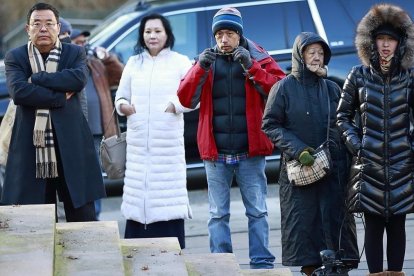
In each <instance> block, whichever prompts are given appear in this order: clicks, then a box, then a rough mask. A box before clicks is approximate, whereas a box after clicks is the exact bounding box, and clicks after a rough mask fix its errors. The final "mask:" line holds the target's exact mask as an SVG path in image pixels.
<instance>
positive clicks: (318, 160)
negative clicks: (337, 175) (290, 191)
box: [286, 141, 332, 186]
mask: <svg viewBox="0 0 414 276" xmlns="http://www.w3.org/2000/svg"><path fill="white" fill-rule="evenodd" d="M328 146H329V142H328V141H326V142H325V143H323V144H322V145H320V146H319V147H318V148H317V149H316V150H315V152H314V153H313V154H312V155H313V157H314V158H315V162H314V163H313V165H312V166H305V165H303V164H301V163H300V162H299V161H297V160H291V161H288V162H286V170H287V172H288V179H289V181H290V183H291V184H292V185H294V186H305V185H309V184H312V183H314V182H316V181H318V180H320V179H322V178H324V177H325V176H326V175H328V174H329V172H330V169H331V167H332V161H331V155H330V153H329V147H328Z"/></svg>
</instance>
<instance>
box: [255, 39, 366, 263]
mask: <svg viewBox="0 0 414 276" xmlns="http://www.w3.org/2000/svg"><path fill="white" fill-rule="evenodd" d="M312 43H321V44H322V45H323V46H324V48H325V51H324V52H325V62H327V60H329V57H330V51H329V48H328V46H327V45H326V43H325V42H324V41H323V40H322V39H321V38H320V37H319V36H317V35H315V34H312V33H302V35H301V36H299V37H298V38H297V39H296V41H295V44H294V47H293V58H292V74H291V75H289V76H288V77H286V78H285V79H283V80H281V81H279V82H278V83H277V84H276V85H275V86H274V87H273V88H272V90H271V92H270V96H269V99H268V101H267V104H266V108H265V114H264V117H263V126H262V129H263V130H264V132H265V133H266V134H267V135H268V136H269V138H270V139H271V140H272V141H273V142H274V143H275V145H276V147H277V148H279V149H280V150H281V151H282V155H283V161H282V166H281V173H280V177H279V185H280V189H279V191H280V209H281V227H282V229H281V231H282V263H283V265H286V266H307V265H320V264H321V259H320V255H319V252H320V251H321V250H324V249H332V250H335V251H336V250H338V244H339V234H340V228H341V223H342V221H343V220H344V219H346V221H345V223H344V228H343V229H342V237H341V248H342V249H345V252H346V254H345V255H346V256H347V257H350V258H358V246H357V242H356V229H355V221H354V219H353V218H352V217H351V216H350V215H349V214H348V213H347V211H346V206H345V198H346V180H347V176H348V169H347V164H348V163H349V162H348V159H347V153H346V149H345V147H344V145H343V143H341V140H340V136H339V133H338V131H337V129H336V126H335V116H336V107H337V104H338V101H339V95H340V88H339V87H338V85H336V84H335V83H334V82H332V81H329V80H325V79H322V78H320V77H318V76H317V75H316V74H314V73H312V72H310V71H309V70H308V69H307V68H306V67H305V65H304V64H303V63H302V60H303V57H302V52H303V50H304V48H305V47H306V46H307V45H310V44H312ZM323 82H325V84H326V86H324V85H323ZM324 87H326V89H324ZM328 93H329V100H330V101H329V105H330V113H329V116H330V125H329V131H330V140H332V141H333V142H334V143H331V144H330V152H331V155H332V161H333V169H332V173H331V174H330V175H329V176H328V177H327V178H325V179H322V180H320V181H318V182H316V183H313V184H311V185H309V186H306V187H294V186H292V185H291V184H290V183H289V180H288V178H287V173H286V160H290V159H298V157H299V155H300V153H301V152H302V151H303V150H304V149H305V148H307V147H312V148H317V147H318V146H319V145H320V144H321V143H323V142H324V141H325V140H326V139H327V127H328V97H327V96H328Z"/></svg>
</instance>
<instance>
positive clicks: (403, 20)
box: [355, 4, 414, 69]
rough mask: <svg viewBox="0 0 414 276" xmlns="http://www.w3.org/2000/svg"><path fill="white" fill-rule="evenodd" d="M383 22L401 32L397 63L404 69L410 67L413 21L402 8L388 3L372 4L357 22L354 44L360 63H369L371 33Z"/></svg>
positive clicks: (413, 57)
mask: <svg viewBox="0 0 414 276" xmlns="http://www.w3.org/2000/svg"><path fill="white" fill-rule="evenodd" d="M385 24H388V25H391V26H392V27H393V28H395V29H398V30H399V31H400V32H401V33H403V36H402V37H401V39H400V41H399V46H398V49H397V51H399V55H400V58H399V63H400V64H401V66H402V67H403V68H404V69H408V68H410V67H412V66H413V65H414V25H413V21H412V20H411V18H410V16H409V15H408V14H407V12H405V11H404V10H403V9H402V8H400V7H398V6H395V5H390V4H379V5H375V6H373V7H372V8H371V9H370V10H369V12H368V13H367V14H366V15H365V16H364V17H363V18H362V20H361V21H360V22H359V24H358V27H357V33H356V37H355V45H356V48H357V50H358V56H359V58H360V59H361V61H362V63H363V64H364V65H366V66H369V65H370V64H371V58H372V52H373V51H372V50H373V45H374V43H375V41H374V37H373V33H374V31H375V30H376V29H377V28H378V27H379V26H382V25H385Z"/></svg>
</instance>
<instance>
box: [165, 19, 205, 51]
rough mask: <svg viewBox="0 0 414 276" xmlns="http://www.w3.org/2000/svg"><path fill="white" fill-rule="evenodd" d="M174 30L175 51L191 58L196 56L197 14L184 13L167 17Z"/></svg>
mask: <svg viewBox="0 0 414 276" xmlns="http://www.w3.org/2000/svg"><path fill="white" fill-rule="evenodd" d="M167 18H168V20H169V21H170V23H171V27H172V29H173V33H174V37H175V43H174V51H177V52H178V53H181V54H184V55H186V56H188V57H189V58H192V57H194V56H196V55H197V54H198V53H197V51H198V47H197V14H196V13H194V12H192V13H184V14H177V15H171V16H167Z"/></svg>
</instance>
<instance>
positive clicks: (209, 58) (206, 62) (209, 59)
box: [198, 48, 216, 70]
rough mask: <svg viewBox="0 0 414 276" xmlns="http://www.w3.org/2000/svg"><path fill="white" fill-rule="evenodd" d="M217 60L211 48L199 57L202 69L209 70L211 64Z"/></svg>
mask: <svg viewBox="0 0 414 276" xmlns="http://www.w3.org/2000/svg"><path fill="white" fill-rule="evenodd" d="M215 60H216V53H214V52H213V51H211V49H210V48H207V49H205V50H204V51H203V52H201V54H200V55H199V56H198V62H199V63H200V66H201V68H203V69H204V70H208V69H209V68H210V66H211V64H212V63H213V62H214V61H215Z"/></svg>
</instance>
